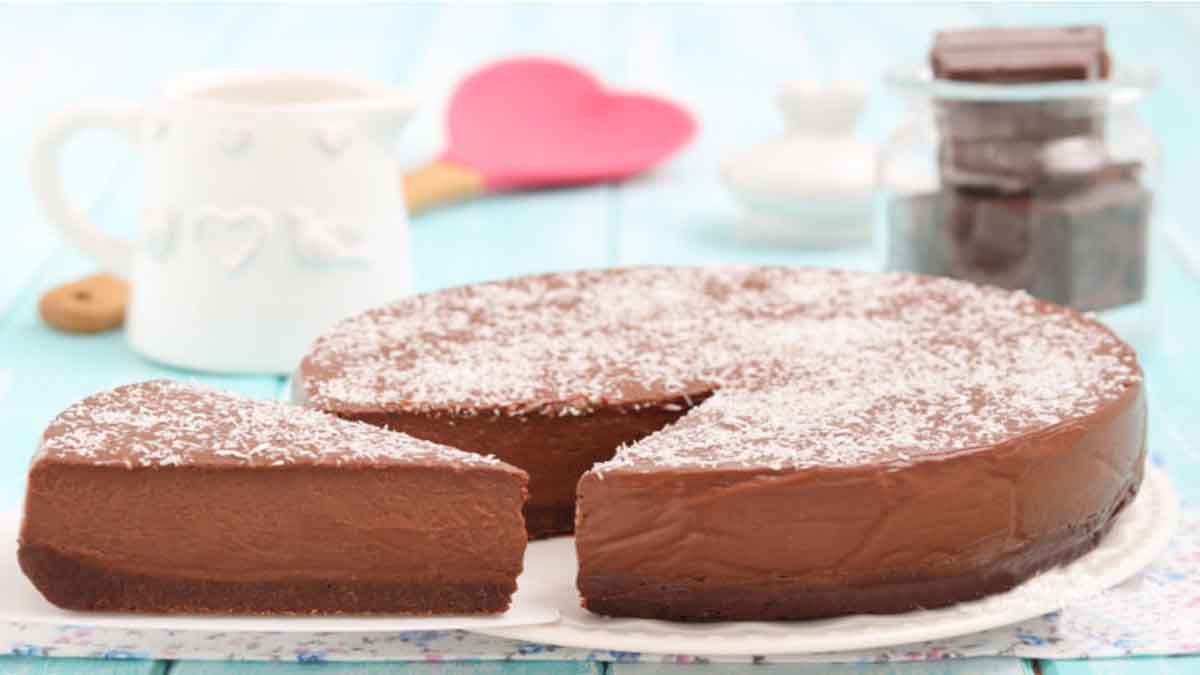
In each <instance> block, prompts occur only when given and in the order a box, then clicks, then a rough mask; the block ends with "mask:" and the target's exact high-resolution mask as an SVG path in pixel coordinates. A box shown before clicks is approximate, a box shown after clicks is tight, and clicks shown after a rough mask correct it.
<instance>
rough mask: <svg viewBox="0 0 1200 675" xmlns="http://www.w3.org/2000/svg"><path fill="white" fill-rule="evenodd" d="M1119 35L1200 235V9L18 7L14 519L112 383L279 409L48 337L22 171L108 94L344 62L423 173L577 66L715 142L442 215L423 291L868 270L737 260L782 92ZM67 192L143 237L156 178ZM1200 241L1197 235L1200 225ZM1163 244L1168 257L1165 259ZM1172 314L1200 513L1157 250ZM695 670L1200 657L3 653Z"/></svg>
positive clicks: (58, 258) (10, 304)
mask: <svg viewBox="0 0 1200 675" xmlns="http://www.w3.org/2000/svg"><path fill="white" fill-rule="evenodd" d="M1031 21H1032V22H1067V21H1075V22H1078V21H1103V22H1105V23H1106V24H1107V25H1108V27H1109V30H1110V35H1111V38H1110V39H1111V43H1112V47H1113V50H1114V52H1115V54H1116V55H1117V56H1118V58H1128V59H1136V60H1138V61H1140V62H1144V63H1148V64H1149V65H1152V66H1155V67H1157V68H1159V69H1160V70H1161V72H1162V73H1163V76H1164V77H1163V82H1162V86H1161V88H1160V90H1159V91H1158V92H1156V94H1155V95H1154V96H1153V97H1152V99H1151V100H1150V101H1148V102H1147V103H1146V104H1145V106H1144V113H1145V115H1146V118H1147V119H1148V121H1149V122H1150V124H1151V126H1152V127H1154V128H1155V129H1156V130H1157V133H1158V134H1159V136H1160V138H1161V139H1162V141H1163V142H1164V144H1165V146H1166V148H1167V158H1168V166H1169V170H1168V171H1167V173H1166V175H1165V179H1164V181H1163V185H1162V188H1163V189H1162V193H1161V194H1162V197H1161V199H1160V200H1159V202H1158V216H1159V222H1160V223H1164V222H1166V223H1174V224H1176V225H1178V226H1179V227H1181V228H1182V229H1183V230H1184V231H1189V232H1190V233H1191V234H1192V235H1193V236H1195V237H1197V238H1200V228H1197V227H1196V223H1195V222H1194V219H1192V218H1191V211H1190V209H1191V208H1192V207H1191V204H1190V203H1189V201H1188V199H1189V197H1190V196H1191V195H1190V194H1189V189H1191V186H1192V183H1193V182H1194V176H1195V175H1196V174H1197V173H1198V172H1200V143H1197V142H1196V140H1197V139H1196V134H1195V131H1194V129H1195V122H1194V120H1196V119H1200V70H1197V69H1196V68H1195V64H1196V63H1197V62H1200V8H1197V7H1190V6H1180V5H1176V6H1170V7H1153V8H1142V7H1136V6H1103V7H1089V6H1072V5H1054V6H1038V7H1024V6H997V5H987V6H970V7H966V6H952V5H939V6H903V7H901V6H885V7H875V6H851V7H834V6H821V5H808V6H803V7H791V8H789V7H778V6H775V7H739V8H732V7H730V8H715V7H709V6H703V7H702V6H676V7H652V8H643V7H629V6H619V7H605V6H579V7H551V6H529V5H516V6H504V5H489V6H485V7H460V6H452V7H442V6H436V5H406V6H403V7H381V6H353V7H295V6H267V7H256V6H174V7H159V6H154V7H149V6H147V7H131V6H113V7H104V6H88V7H80V6H74V7H45V6H42V7H15V6H5V7H2V8H0V50H2V52H3V58H0V83H3V84H4V89H5V93H4V96H3V97H0V228H3V230H2V231H3V232H4V233H5V236H4V238H3V246H2V247H0V400H2V402H3V404H2V405H0V429H3V430H4V445H3V452H2V453H0V508H8V507H11V506H12V505H14V504H15V503H16V500H17V499H18V497H19V494H20V492H21V489H22V483H23V475H24V471H25V467H26V462H27V461H28V458H29V455H30V453H31V452H32V449H33V447H34V444H35V443H36V440H37V438H38V435H39V433H40V431H41V429H42V428H43V426H44V425H45V423H46V422H47V421H48V420H49V419H50V417H51V416H52V415H53V414H54V413H55V412H57V411H58V410H60V409H61V408H63V407H64V406H66V405H67V404H69V403H71V402H72V401H74V400H76V399H78V398H80V397H82V396H84V395H85V394H87V393H90V392H92V391H94V390H97V389H102V388H106V387H111V386H114V385H117V384H121V383H124V382H129V381H135V380H141V379H146V378H151V377H194V378H196V379H198V380H201V381H204V382H209V383H211V384H214V385H217V386H221V387H226V388H229V389H234V390H238V391H241V392H244V393H246V394H250V395H254V396H261V397H274V396H279V395H281V393H282V391H281V390H282V384H283V383H282V381H281V380H280V379H279V378H273V377H231V376H210V375H200V374H193V373H187V374H185V373H180V372H176V371H171V370H169V369H166V368H163V367H160V366H158V365H155V364H153V363H148V362H146V361H143V360H141V359H139V358H138V357H136V356H135V355H133V354H132V353H131V352H130V351H129V349H128V348H127V347H126V345H125V343H124V341H123V338H122V336H121V335H120V334H119V333H113V334H108V335H103V336H99V337H69V336H64V335H60V334H56V333H52V332H50V331H48V330H47V329H46V328H45V327H43V326H42V325H41V323H40V322H39V321H38V319H37V317H36V313H35V304H36V300H37V297H38V294H39V293H40V292H41V291H42V290H43V289H45V288H47V287H48V286H50V285H52V284H54V283H57V282H59V281H62V280H66V279H68V278H71V277H75V276H78V275H80V274H82V273H85V272H88V271H90V270H91V269H92V265H91V264H90V263H89V262H88V261H87V260H85V259H83V258H82V257H81V256H80V255H78V254H76V253H74V252H72V251H71V250H69V249H68V248H67V247H66V246H65V245H64V244H63V243H62V242H61V241H60V240H59V238H58V237H57V236H56V235H54V234H53V233H52V232H51V231H50V230H49V228H48V227H47V226H46V225H45V224H44V223H43V222H42V221H41V218H40V215H39V214H38V213H37V210H36V209H35V206H34V203H33V199H32V196H31V194H30V192H29V189H28V177H27V174H26V168H25V161H24V159H25V156H26V153H27V151H28V146H29V143H30V139H31V134H32V132H33V130H34V129H35V128H36V127H37V126H38V125H39V123H40V122H41V121H42V119H43V118H44V116H45V115H46V114H47V113H48V112H50V111H51V110H53V109H55V108H56V107H58V106H61V105H63V104H66V103H68V102H71V101H75V100H78V99H81V98H87V97H92V96H129V97H144V96H147V95H149V94H150V93H151V92H152V91H153V89H154V86H155V85H156V83H158V82H159V81H161V80H162V79H164V78H165V77H166V76H168V75H169V74H171V73H173V72H176V71H179V70H186V69H200V68H214V67H230V66H280V67H290V68H320V69H334V70H340V71H348V72H352V73H356V74H360V75H364V76H370V77H375V78H380V79H383V80H388V81H392V82H397V83H405V84H407V85H410V86H412V87H414V88H415V89H416V90H417V92H418V93H419V94H420V95H421V96H422V97H423V98H424V100H425V101H426V102H427V105H426V108H425V109H424V110H423V112H422V114H421V115H420V116H419V117H418V119H417V120H416V121H415V122H414V123H413V125H412V126H411V128H410V129H409V130H408V131H407V133H406V134H405V140H404V142H403V144H402V146H401V147H400V148H399V149H398V152H399V153H400V156H401V158H402V160H403V161H404V162H405V163H415V162H417V161H418V160H420V159H423V158H426V157H428V156H429V155H430V154H432V153H433V152H434V151H435V150H436V149H437V148H438V147H439V146H440V144H441V138H442V137H441V128H440V117H441V111H442V107H443V105H444V102H445V98H446V94H447V93H448V91H449V90H450V88H451V87H452V85H453V83H454V82H455V81H456V79H457V78H459V77H460V76H461V75H463V74H464V73H465V72H467V71H468V70H469V69H471V68H472V67H473V66H475V65H477V64H479V63H481V62H483V61H485V60H487V59H490V58H494V57H499V56H503V55H508V54H513V53H542V54H550V55H557V56H562V57H565V58H569V59H571V60H573V61H575V62H578V63H580V64H582V65H584V66H586V67H588V68H590V69H591V70H593V71H594V72H596V73H597V74H599V75H600V76H602V77H603V78H604V79H606V80H608V81H610V82H612V83H615V84H617V85H620V86H626V87H635V88H647V89H654V90H657V91H660V92H662V93H665V94H668V95H670V96H673V97H675V98H677V99H679V100H681V101H683V102H685V103H686V104H687V105H688V106H690V107H691V108H692V109H693V110H694V111H695V112H696V114H697V116H698V118H699V120H700V123H701V133H700V135H699V137H698V140H697V141H696V142H695V143H694V144H693V145H692V146H691V147H690V148H689V150H688V151H687V152H686V153H684V154H683V155H682V156H680V157H679V158H678V159H677V160H676V161H674V162H672V163H671V164H670V165H668V166H666V167H664V168H662V169H661V170H659V171H657V172H656V173H654V174H653V175H650V176H646V177H644V178H641V179H639V180H635V181H632V182H629V183H627V184H624V185H619V186H610V187H594V188H587V189H576V190H561V191H551V192H544V193H539V194H535V195H518V196H509V197H502V198H494V199H490V200H487V201H483V202H478V203H475V204H470V205H464V206H460V207H455V208H450V209H446V210H443V211H439V212H434V213H430V214H428V215H426V216H423V217H421V218H420V219H419V221H418V222H416V223H414V225H413V261H414V265H415V270H416V276H415V278H416V285H417V288H418V290H428V289H434V288H440V287H444V286H448V285H453V284H460V283H465V282H471V281H478V280H483V279H492V278H498V277H504V276H510V275H516V274H524V273H530V272H538V271H544V270H550V269H567V268H579V267H596V266H605V265H624V264H638V263H650V262H654V263H681V264H699V263H715V262H755V263H783V264H817V265H843V266H851V267H870V266H871V265H872V257H871V255H870V254H869V252H867V251H863V250H857V251H856V250H851V251H841V252H836V253H819V252H804V251H788V250H774V249H768V248H755V247H746V246H742V245H738V244H736V243H735V242H733V241H732V239H731V238H730V236H729V234H728V232H729V226H730V224H731V222H732V221H733V219H734V218H735V217H736V208H735V205H734V203H733V201H732V199H731V197H730V196H729V195H728V194H727V193H726V192H724V191H723V190H722V189H721V187H720V186H719V184H718V182H717V178H716V167H717V165H718V162H719V161H720V159H721V158H722V157H723V156H724V155H725V154H727V153H729V152H730V151H733V150H736V149H739V148H741V147H744V146H746V145H749V144H751V143H753V142H755V141H756V140H759V139H761V138H763V137H765V136H768V135H770V134H773V133H776V132H778V131H779V130H780V129H781V120H780V119H779V117H778V115H777V113H776V111H775V109H774V103H773V96H774V92H775V90H776V87H777V86H778V84H779V83H780V82H782V81H784V80H788V79H797V78H813V77H816V78H826V77H853V78H860V79H865V80H868V81H872V82H878V80H879V77H880V75H881V74H882V72H883V70H884V68H886V67H887V66H889V65H891V64H894V63H897V62H911V61H915V60H918V59H920V58H922V55H923V51H924V49H925V46H926V43H927V40H928V36H929V33H930V31H931V30H933V29H934V28H936V27H939V26H950V25H966V24H977V23H992V22H1008V23H1016V22H1031ZM899 114H900V111H899V108H898V102H897V101H895V100H894V99H892V98H890V97H889V96H888V95H887V94H886V93H884V92H882V91H877V92H876V94H875V95H873V97H872V99H871V100H870V102H869V108H868V110H867V113H866V115H865V117H864V119H863V120H862V125H861V129H862V131H863V133H864V134H867V135H868V136H871V137H873V138H876V139H881V138H882V137H883V135H884V134H885V133H886V130H887V129H888V128H889V126H891V125H892V124H894V123H895V122H896V121H897V119H898V116H899ZM65 164H66V171H67V185H68V188H69V189H70V190H71V192H72V193H73V194H75V195H78V196H80V197H81V198H82V199H83V203H84V204H86V206H87V210H88V212H89V214H90V215H91V216H92V217H93V218H95V219H97V220H99V221H100V222H102V223H104V224H105V225H106V226H107V227H108V228H110V229H112V230H113V231H117V232H128V231H129V230H130V228H131V226H132V221H133V214H134V212H135V211H136V208H135V205H136V204H137V198H138V195H137V185H138V182H139V180H138V172H139V167H138V164H137V162H136V160H135V159H134V158H133V157H132V155H131V153H130V152H129V150H128V149H127V148H124V147H122V146H121V145H119V144H118V142H117V141H115V140H114V139H111V138H106V137H103V136H99V137H96V138H88V139H84V140H82V141H81V142H80V143H78V144H77V145H76V146H75V147H72V148H70V149H69V150H68V153H67V157H66V162H65ZM1189 228H1191V229H1190V230H1189ZM1165 248H1167V247H1160V249H1165ZM1160 253H1161V255H1160V257H1159V259H1158V260H1157V262H1158V264H1157V266H1156V271H1155V276H1156V279H1155V281H1156V283H1157V284H1158V288H1159V290H1160V293H1159V298H1160V299H1161V300H1162V302H1163V306H1164V314H1163V321H1162V323H1161V326H1160V330H1159V333H1158V336H1157V338H1156V340H1155V341H1154V342H1153V343H1151V344H1147V345H1146V346H1145V347H1144V348H1143V349H1142V359H1143V363H1144V366H1145V369H1146V371H1147V374H1148V378H1147V379H1148V387H1149V389H1150V397H1151V401H1152V408H1153V410H1152V420H1151V424H1152V439H1151V440H1152V444H1153V448H1154V449H1155V451H1156V452H1158V453H1162V454H1163V455H1164V456H1167V457H1169V458H1170V462H1169V465H1170V466H1171V471H1172V477H1173V479H1174V481H1175V485H1176V487H1177V489H1178V490H1179V491H1180V492H1181V493H1182V494H1183V495H1184V497H1185V499H1189V500H1192V501H1194V500H1196V499H1197V498H1200V451H1198V450H1197V447H1198V446H1200V416H1197V415H1195V410H1196V404H1197V402H1198V399H1200V397H1198V396H1197V395H1196V393H1195V392H1194V390H1193V384H1192V383H1194V382H1196V381H1197V380H1198V379H1200V356H1197V355H1196V354H1195V352H1194V349H1193V345H1195V344H1196V340H1197V338H1198V337H1200V321H1198V320H1197V317H1196V316H1195V308H1196V307H1197V306H1200V305H1198V304H1197V302H1198V301H1200V282H1198V281H1196V280H1195V279H1193V278H1191V277H1189V276H1187V275H1186V274H1185V272H1184V271H1183V270H1182V269H1181V267H1180V266H1179V265H1178V264H1177V263H1176V262H1175V259H1174V258H1173V257H1172V256H1171V255H1170V251H1167V250H1160ZM685 667H686V668H691V669H692V671H691V672H698V673H730V672H742V671H743V670H745V671H747V672H748V671H751V670H752V671H753V672H754V673H758V674H761V675H767V674H773V673H783V672H788V673H904V674H914V675H915V674H918V673H985V674H1006V675H1009V674H1016V673H1031V672H1039V671H1040V672H1042V673H1055V674H1058V675H1075V674H1081V673H1116V672H1121V673H1126V672H1130V673H1185V672H1190V673H1195V672H1200V657H1182V658H1146V659H1123V660H1108V661H1092V662H1088V661H1059V662H1051V661H1044V662H1032V661H1021V660H1017V659H1001V658H992V659H976V660H965V661H946V662H933V663H913V664H905V665H900V664H897V665H878V666H872V665H839V666H827V665H803V666H801V665H797V666H763V667H757V666H755V667H751V666H745V667H739V666H730V665H711V666H678V667H677V666H662V665H637V664H601V663H567V662H558V663H556V662H511V663H503V662H482V663H458V664H454V663H447V664H423V663H418V664H362V665H355V664H325V665H317V666H310V665H287V664H269V663H259V664H244V663H240V664H228V663H220V662H175V663H169V662H165V661H126V662H120V661H98V660H97V661H92V660H86V659H82V660H66V659H45V658H31V657H19V656H12V657H3V658H0V673H13V674H15V673H90V674H95V675H99V674H100V673H104V674H118V673H119V674H122V675H133V674H135V673H136V674H149V673H166V672H170V673H173V674H174V675H200V674H201V673H206V674H214V673H252V674H262V675H284V674H287V673H298V672H303V673H312V672H319V673H327V674H338V675H342V674H346V675H349V674H352V673H353V674H355V675H365V674H368V673H369V674H378V673H414V674H416V673H472V674H478V673H497V674H500V673H503V674H506V675H518V674H521V675H526V674H528V675H533V674H542V673H551V672H563V673H579V674H581V675H582V674H585V673H586V674H599V673H615V674H621V675H624V674H629V675H651V674H654V675H658V674H664V673H665V674H669V673H674V672H678V671H680V670H682V669H683V668H685Z"/></svg>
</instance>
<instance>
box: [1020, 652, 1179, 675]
mask: <svg viewBox="0 0 1200 675" xmlns="http://www.w3.org/2000/svg"><path fill="white" fill-rule="evenodd" d="M1039 665H1040V667H1041V671H1042V675H1185V674H1186V675H1195V674H1196V673H1200V656H1177V657H1143V658H1128V659H1093V660H1076V661H1040V662H1039Z"/></svg>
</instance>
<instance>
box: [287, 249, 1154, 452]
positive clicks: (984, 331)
mask: <svg viewBox="0 0 1200 675" xmlns="http://www.w3.org/2000/svg"><path fill="white" fill-rule="evenodd" d="M301 378H302V384H303V387H304V391H305V395H306V396H307V397H308V399H309V401H310V403H311V404H312V405H315V406H317V407H319V408H322V409H325V410H332V411H339V412H380V411H383V412H397V411H409V412H422V413H428V414H436V415H442V414H446V415H475V414H489V415H491V414H503V415H528V414H544V415H580V414H586V413H588V412H590V411H592V410H594V409H596V408H598V407H602V406H618V407H621V408H622V409H626V410H635V409H640V408H643V407H646V406H658V407H662V408H667V409H674V408H678V407H679V406H680V403H679V401H680V400H684V401H686V402H687V403H688V404H689V405H690V403H691V398H690V397H693V396H696V395H697V394H707V393H709V392H712V391H716V394H715V395H713V396H712V397H711V398H709V399H707V400H706V401H704V402H703V403H701V404H700V405H699V406H698V407H696V408H695V409H693V410H691V411H690V412H688V414H687V415H685V416H684V417H683V418H682V419H681V420H680V421H679V422H677V423H676V424H674V425H672V426H671V427H668V428H667V429H664V430H662V431H660V432H658V433H656V434H653V435H651V436H650V437H648V438H646V439H644V440H642V441H640V442H638V443H635V444H633V445H631V446H628V447H625V448H622V449H621V450H620V451H619V452H618V454H617V456H616V458H615V459H613V460H612V461H610V462H608V463H605V464H601V465H599V466H598V467H597V469H598V470H600V471H604V470H608V469H612V468H618V467H634V466H643V465H647V464H650V465H660V466H664V465H665V466H680V467H684V466H697V467H706V466H725V465H737V466H741V465H755V466H762V465H766V466H770V467H777V468H781V469H782V468H787V467H799V466H807V465H812V464H852V463H860V462H864V461H870V460H878V459H880V458H891V459H901V460H904V461H907V459H908V458H910V457H911V456H913V455H919V454H923V453H926V454H927V453H931V452H946V451H954V450H960V449H966V448H971V447H978V446H982V445H987V444H995V443H998V442H1003V441H1004V440H1007V439H1011V438H1014V437H1015V436H1017V435H1020V434H1025V433H1029V432H1032V431H1036V430H1038V429H1044V428H1046V427H1049V426H1053V425H1056V424H1059V423H1061V422H1064V421H1066V420H1070V419H1073V418H1078V417H1081V416H1086V415H1089V414H1092V413H1094V412H1096V411H1097V410H1098V409H1099V408H1100V407H1101V406H1102V405H1104V404H1105V402H1107V401H1112V400H1115V399H1118V398H1120V397H1121V396H1123V395H1124V394H1125V392H1126V390H1127V389H1128V388H1129V387H1130V386H1131V385H1132V384H1134V383H1136V382H1138V381H1139V380H1140V379H1141V372H1140V369H1139V368H1138V365H1137V362H1136V358H1135V356H1134V353H1133V351H1132V350H1131V349H1130V348H1129V347H1128V346H1127V345H1125V344H1124V343H1123V342H1121V341H1120V340H1119V339H1117V338H1116V337H1115V336H1113V335H1112V333H1110V332H1109V331H1108V330H1107V329H1105V328H1103V327H1102V326H1100V325H1099V324H1097V323H1096V322H1094V321H1092V320H1090V319H1087V318H1084V317H1082V316H1081V315H1079V314H1076V313H1074V312H1070V311H1068V310H1064V309H1062V308H1059V307H1056V306H1053V305H1049V304H1048V303H1044V302H1041V301H1039V300H1035V299H1033V298H1032V297H1030V296H1028V295H1027V294H1024V293H1020V292H1016V293H1014V292H1008V291H1002V290H999V289H992V288H981V287H978V286H974V285H971V284H966V283H962V282H957V281H952V280H948V279H934V278H929V277H921V276H915V275H905V274H869V273H856V272H844V271H837V270H816V269H787V268H703V269H696V268H634V269H619V270H604V271H586V272H575V273H566V274H550V275H542V276H537V277H527V278H522V279H515V280H511V281H505V282H498V283H492V284H483V285H476V286H468V287H463V288H455V289H450V290H446V291H441V292H438V293H432V294H427V295H422V296H416V297H413V298H408V299H406V300H404V301H401V302H399V303H396V304H394V305H391V306H388V307H385V308H381V309H376V310H372V311H369V312H367V313H364V314H361V315H359V316H356V317H353V318H351V319H348V320H345V321H343V322H341V323H339V324H338V325H337V326H336V327H335V328H334V329H333V330H332V331H331V332H330V333H328V334H327V335H325V336H323V337H322V338H320V339H319V340H318V341H317V343H316V344H315V346H314V348H313V350H312V352H311V353H310V354H309V356H308V357H307V358H306V359H305V362H304V364H303V365H302V367H301Z"/></svg>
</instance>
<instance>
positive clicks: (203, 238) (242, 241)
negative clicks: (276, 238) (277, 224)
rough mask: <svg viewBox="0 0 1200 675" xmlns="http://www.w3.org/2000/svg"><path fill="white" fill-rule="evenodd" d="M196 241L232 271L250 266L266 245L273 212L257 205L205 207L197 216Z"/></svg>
mask: <svg viewBox="0 0 1200 675" xmlns="http://www.w3.org/2000/svg"><path fill="white" fill-rule="evenodd" d="M192 227H193V228H195V231H196V242H197V244H199V246H200V248H201V249H202V250H203V251H205V252H206V253H208V254H209V255H210V256H212V258H213V259H214V260H216V261H217V262H218V263H219V264H220V265H221V266H222V267H224V268H225V269H226V270H228V271H229V272H236V271H237V270H239V269H241V268H243V267H245V266H246V264H247V263H249V262H250V261H251V260H253V259H254V256H256V255H258V252H259V251H260V250H261V249H262V246H263V242H265V241H266V239H267V232H268V231H269V229H270V227H271V214H270V213H268V212H267V211H265V210H263V209H259V208H254V207H245V208H239V209H230V210H222V209H212V208H209V209H202V210H201V211H198V212H197V213H196V215H195V216H194V218H193V221H192Z"/></svg>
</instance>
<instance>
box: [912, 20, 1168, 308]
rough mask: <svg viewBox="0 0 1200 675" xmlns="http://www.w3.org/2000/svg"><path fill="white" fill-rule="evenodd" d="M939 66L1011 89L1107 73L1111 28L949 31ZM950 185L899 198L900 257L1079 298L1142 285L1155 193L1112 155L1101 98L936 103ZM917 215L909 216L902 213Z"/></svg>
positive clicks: (1117, 299)
mask: <svg viewBox="0 0 1200 675" xmlns="http://www.w3.org/2000/svg"><path fill="white" fill-rule="evenodd" d="M930 60H931V64H932V68H933V73H934V75H935V76H936V77H938V78H941V79H948V80H960V81H968V82H976V83H987V84H1001V85H1011V86H1014V87H1017V86H1022V85H1028V84H1034V83H1044V82H1055V81H1063V80H1094V79H1100V78H1104V77H1107V76H1108V72H1109V68H1110V65H1109V64H1110V60H1109V57H1108V52H1107V50H1106V48H1105V37H1104V29H1103V28H1102V27H1099V26H1080V27H1067V28H1000V29H998V28H987V29H973V30H962V31H948V32H942V33H938V34H937V36H936V37H935V39H934V45H933V50H932V52H931V58H930ZM934 111H935V115H936V126H937V130H938V134H939V146H938V168H939V172H940V175H941V183H942V190H941V192H940V193H938V194H935V195H918V196H915V197H907V198H905V201H904V202H902V203H900V204H896V205H893V211H892V213H893V219H892V223H893V232H892V240H893V241H892V244H891V247H890V251H891V254H892V256H891V261H890V266H891V267H893V268H901V269H913V270H916V271H922V272H927V273H933V274H945V275H949V276H953V277H958V278H962V279H967V280H970V281H975V282H978V283H986V284H991V285H996V286H1002V287H1005V288H1012V289H1018V288H1020V289H1025V290H1027V291H1029V292H1031V293H1033V294H1034V295H1037V296H1039V297H1042V298H1045V299H1048V300H1051V301H1054V302H1058V303H1061V304H1065V305H1069V306H1072V307H1075V308H1077V309H1085V310H1092V309H1104V308H1108V307H1115V306H1119V305H1124V304H1127V303H1130V302H1135V301H1137V300H1139V299H1141V297H1142V296H1143V294H1144V292H1145V279H1146V264H1145V262H1146V238H1147V224H1148V220H1149V211H1150V193H1149V192H1148V191H1147V190H1146V189H1145V188H1144V187H1143V186H1142V181H1141V177H1140V175H1139V174H1140V173H1141V165H1140V164H1138V163H1136V162H1118V161H1115V160H1114V159H1113V158H1111V157H1110V155H1109V152H1108V145H1107V142H1106V139H1105V127H1106V117H1107V101H1105V100H1104V99H1103V98H1098V97H1095V96H1072V95H1070V94H1069V93H1068V94H1064V95H1056V96H1047V97H1042V98H1037V99H1034V100H1022V99H1021V98H1020V97H1017V96H1014V97H1012V98H1011V99H1006V100H968V99H961V98H939V99H936V100H935V101H934ZM905 216H907V217H905Z"/></svg>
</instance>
